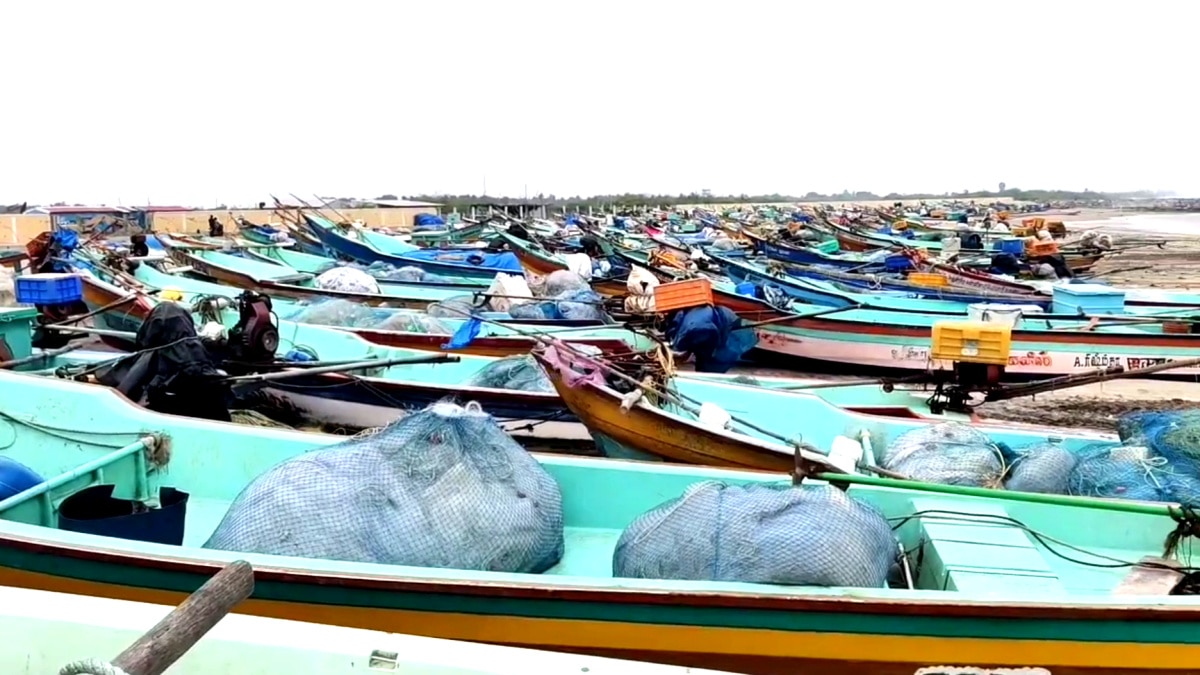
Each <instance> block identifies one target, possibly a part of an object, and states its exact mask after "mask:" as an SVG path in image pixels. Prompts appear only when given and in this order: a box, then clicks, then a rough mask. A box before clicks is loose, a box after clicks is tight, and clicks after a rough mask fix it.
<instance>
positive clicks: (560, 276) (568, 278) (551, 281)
mask: <svg viewBox="0 0 1200 675" xmlns="http://www.w3.org/2000/svg"><path fill="white" fill-rule="evenodd" d="M588 288H590V286H589V285H588V282H587V279H584V278H583V277H581V276H579V275H578V274H576V273H574V272H572V271H571V270H555V271H553V272H551V273H550V274H548V275H546V281H545V286H543V289H542V292H543V294H544V295H545V296H546V297H548V298H553V297H557V296H559V295H562V294H563V293H567V292H570V291H578V290H586V289H588Z"/></svg>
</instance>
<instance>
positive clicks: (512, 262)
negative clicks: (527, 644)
mask: <svg viewBox="0 0 1200 675" xmlns="http://www.w3.org/2000/svg"><path fill="white" fill-rule="evenodd" d="M400 258H401V259H403V260H412V261H413V262H444V263H456V264H459V265H470V266H471V267H483V268H486V269H492V270H497V271H499V272H516V273H519V274H524V273H525V268H524V267H521V261H520V260H518V259H517V256H516V255H515V254H514V253H512V252H511V251H505V252H503V253H482V252H472V253H468V254H465V255H464V254H462V253H458V252H447V251H442V250H438V249H422V250H419V251H409V252H408V253H405V254H404V255H402V256H400Z"/></svg>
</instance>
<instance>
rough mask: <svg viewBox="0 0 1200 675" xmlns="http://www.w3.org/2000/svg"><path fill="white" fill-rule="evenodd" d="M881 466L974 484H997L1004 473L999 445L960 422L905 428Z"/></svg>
mask: <svg viewBox="0 0 1200 675" xmlns="http://www.w3.org/2000/svg"><path fill="white" fill-rule="evenodd" d="M881 466H883V468H885V469H889V470H891V471H896V472H898V473H901V474H904V475H905V476H908V477H910V478H913V479H916V480H921V481H926V482H930V483H943V484H945V485H968V486H974V487H998V486H999V485H1000V484H1001V481H1002V480H1003V478H1004V473H1005V463H1004V456H1003V453H1002V451H1001V449H1000V447H999V446H997V445H996V444H994V443H992V441H991V439H989V438H988V437H987V436H986V435H984V434H982V433H980V432H979V431H976V430H975V429H973V428H971V427H970V426H968V425H966V424H963V423H961V422H942V423H941V424H934V425H931V426H927V427H919V428H917V429H912V430H910V431H906V432H905V433H903V434H901V435H900V436H898V437H896V440H895V441H893V442H892V443H891V445H889V446H888V448H887V452H886V453H885V454H884V457H883V461H882V462H881Z"/></svg>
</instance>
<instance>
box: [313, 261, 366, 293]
mask: <svg viewBox="0 0 1200 675" xmlns="http://www.w3.org/2000/svg"><path fill="white" fill-rule="evenodd" d="M313 284H315V285H316V287H317V288H323V289H326V290H330V291H342V292H345V293H368V294H372V295H378V294H379V282H377V281H375V278H374V277H372V276H371V275H370V274H367V273H366V272H364V271H362V270H360V269H355V268H353V267H335V268H333V269H331V270H328V271H326V272H322V273H321V274H319V275H317V278H316V279H314V280H313Z"/></svg>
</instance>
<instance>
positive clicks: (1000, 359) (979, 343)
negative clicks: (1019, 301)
mask: <svg viewBox="0 0 1200 675" xmlns="http://www.w3.org/2000/svg"><path fill="white" fill-rule="evenodd" d="M1011 352H1012V326H1008V325H1005V324H999V323H991V322H987V321H939V322H937V323H935V324H934V325H933V351H932V354H931V356H932V357H933V358H934V359H937V360H943V361H961V362H966V363H987V364H991V365H999V366H1004V365H1008V356H1009V354H1010V353H1011Z"/></svg>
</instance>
